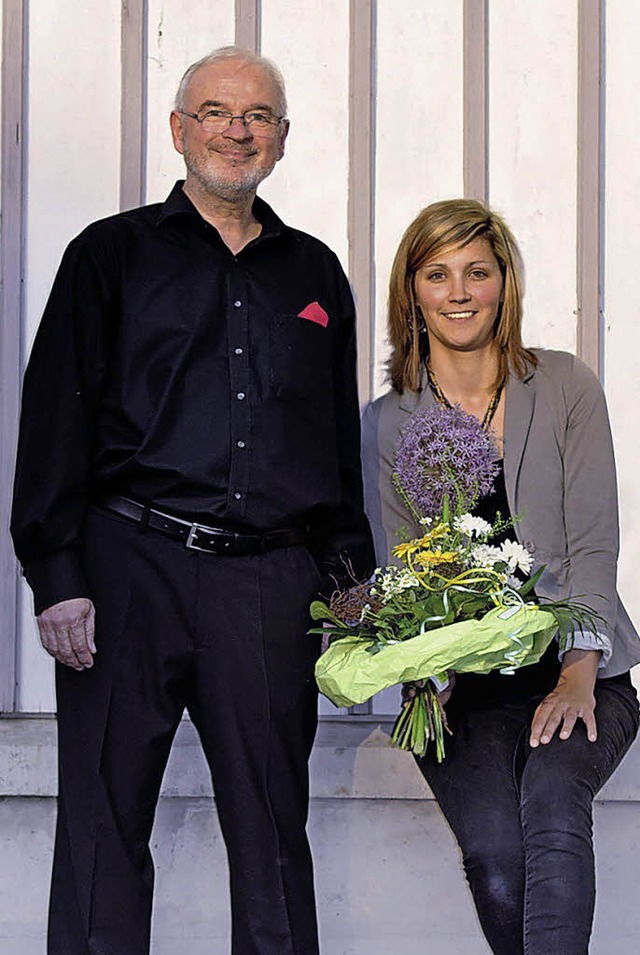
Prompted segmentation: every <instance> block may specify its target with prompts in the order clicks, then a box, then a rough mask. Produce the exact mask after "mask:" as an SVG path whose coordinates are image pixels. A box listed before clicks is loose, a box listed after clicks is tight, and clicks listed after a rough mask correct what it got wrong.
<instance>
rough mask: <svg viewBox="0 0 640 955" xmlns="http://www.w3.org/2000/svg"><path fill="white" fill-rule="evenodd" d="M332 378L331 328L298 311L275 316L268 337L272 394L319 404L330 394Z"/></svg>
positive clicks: (277, 396)
mask: <svg viewBox="0 0 640 955" xmlns="http://www.w3.org/2000/svg"><path fill="white" fill-rule="evenodd" d="M331 379H332V362H331V332H330V331H329V330H328V329H327V328H324V327H323V326H322V325H319V324H318V323H317V322H312V321H309V320H308V319H304V318H300V317H299V316H298V315H278V316H274V318H273V319H272V321H271V328H270V341H269V386H270V391H271V394H272V395H273V396H274V397H276V398H284V399H287V398H298V399H304V400H305V401H308V402H312V403H314V404H318V403H321V402H323V401H325V400H326V399H328V397H329V396H330V395H331V392H332V380H331Z"/></svg>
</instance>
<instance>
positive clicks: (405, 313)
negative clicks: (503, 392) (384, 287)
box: [388, 199, 537, 394]
mask: <svg viewBox="0 0 640 955" xmlns="http://www.w3.org/2000/svg"><path fill="white" fill-rule="evenodd" d="M474 239H486V241H487V242H488V243H489V245H490V246H491V248H492V250H493V254H494V255H495V257H496V259H497V261H498V264H499V266H500V272H501V273H502V281H503V291H502V296H503V297H502V303H501V307H500V310H499V312H498V316H497V318H496V325H495V331H494V335H495V340H496V342H497V343H498V345H499V365H498V376H497V379H496V384H497V383H498V382H500V381H503V380H504V379H505V377H506V375H507V373H508V371H509V366H511V368H512V369H513V371H514V372H515V374H516V375H517V376H518V377H519V378H522V377H523V376H524V375H525V374H526V371H527V367H528V366H531V365H533V366H535V365H536V364H537V358H536V357H535V355H534V354H533V353H532V352H531V351H530V350H529V349H528V348H525V347H524V345H523V344H522V335H521V327H522V276H521V272H522V260H521V257H520V252H519V249H518V246H517V243H516V240H515V239H514V237H513V234H512V232H511V230H510V229H509V227H508V226H507V224H506V223H505V222H504V220H503V219H501V218H500V216H498V215H496V213H495V212H492V211H491V210H490V209H488V208H487V206H485V205H484V203H482V202H480V201H478V200H477V199H447V200H444V201H443V202H434V203H433V204H432V205H430V206H427V208H426V209H423V210H422V212H421V213H420V214H419V215H418V216H417V217H416V218H415V219H414V220H413V222H412V223H411V225H410V226H409V228H408V229H407V231H406V232H405V234H404V235H403V237H402V241H401V242H400V245H399V247H398V251H397V252H396V256H395V259H394V261H393V268H392V269H391V279H390V282H389V310H388V323H389V340H390V342H391V347H392V353H391V360H390V363H389V368H390V377H391V384H392V386H393V388H394V389H395V390H396V391H398V392H400V393H401V394H402V392H404V391H405V390H406V389H409V390H410V391H419V390H420V381H421V377H422V376H421V371H422V368H421V366H422V362H423V361H424V360H425V359H426V358H427V356H428V353H429V343H428V339H427V335H426V331H425V329H424V319H423V318H422V315H421V313H420V310H419V308H418V306H417V304H416V299H415V292H414V278H415V274H416V272H417V271H418V269H419V268H421V266H422V265H424V263H425V262H427V261H428V260H429V259H432V258H433V257H434V256H436V255H437V254H438V253H439V252H442V251H443V250H444V249H452V248H460V246H465V245H468V243H469V242H473V240H474Z"/></svg>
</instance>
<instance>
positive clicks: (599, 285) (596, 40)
mask: <svg viewBox="0 0 640 955" xmlns="http://www.w3.org/2000/svg"><path fill="white" fill-rule="evenodd" d="M603 92H604V0H593V2H589V3H586V2H579V3H578V194H577V213H578V218H577V263H576V264H577V275H576V279H577V300H578V325H577V351H578V355H579V356H580V357H581V358H582V359H583V360H584V361H586V363H587V364H588V365H589V366H590V367H591V368H592V369H593V370H594V371H595V372H596V374H598V375H601V374H602V370H603V355H602V350H603V349H602V325H603V301H602V292H603V280H602V272H603V257H602V248H603V211H602V205H603V165H604V163H603V143H604V135H603V118H604V109H603Z"/></svg>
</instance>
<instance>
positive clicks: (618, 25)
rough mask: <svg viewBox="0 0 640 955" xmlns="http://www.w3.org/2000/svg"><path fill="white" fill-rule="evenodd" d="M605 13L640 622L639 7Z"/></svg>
mask: <svg viewBox="0 0 640 955" xmlns="http://www.w3.org/2000/svg"><path fill="white" fill-rule="evenodd" d="M606 13H607V19H606V34H605V35H606V43H607V47H606V62H607V67H606V76H607V92H606V116H607V121H606V146H605V175H606V180H605V199H606V201H605V247H604V260H605V294H604V300H605V307H604V319H605V321H604V358H605V373H604V380H605V388H606V392H607V400H608V402H609V412H610V415H611V423H612V427H613V434H614V439H615V446H616V457H617V463H618V485H619V489H620V507H621V513H622V522H621V528H622V547H621V556H620V572H619V585H620V591H621V593H622V596H623V597H624V599H625V601H626V603H627V605H628V609H629V611H630V613H631V615H632V617H633V619H634V620H635V622H636V624H640V590H639V588H638V565H639V563H640V481H639V480H638V466H639V464H640V456H639V452H638V448H639V436H640V430H639V427H638V414H637V409H638V407H639V406H640V372H639V359H638V356H639V355H640V320H639V301H638V269H639V262H640V230H638V228H637V222H638V214H639V212H640V165H639V164H638V156H639V155H640V112H639V111H638V103H640V76H639V75H638V63H637V51H638V48H639V46H640V7H638V6H637V5H636V4H635V3H630V2H629V0H608V2H607V5H606Z"/></svg>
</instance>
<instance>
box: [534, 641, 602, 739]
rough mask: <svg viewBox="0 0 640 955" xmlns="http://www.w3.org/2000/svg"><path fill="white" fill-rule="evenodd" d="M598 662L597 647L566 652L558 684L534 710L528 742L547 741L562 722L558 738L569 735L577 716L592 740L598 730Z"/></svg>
mask: <svg viewBox="0 0 640 955" xmlns="http://www.w3.org/2000/svg"><path fill="white" fill-rule="evenodd" d="M599 662H600V651H599V650H568V651H567V653H565V655H564V658H563V660H562V668H561V670H560V677H559V679H558V685H557V686H556V688H555V690H553V691H552V692H551V693H549V695H548V696H546V697H545V698H544V700H543V701H542V703H540V705H539V706H538V708H537V709H536V712H535V714H534V717H533V721H532V723H531V735H530V737H529V745H530V746H534V747H535V746H537V745H538V744H539V743H543V744H544V743H549V742H550V741H551V739H552V738H553V734H554V733H555V731H556V730H557V729H558V727H559V726H560V724H561V723H562V729H561V730H560V734H559V735H560V739H569V737H570V736H571V733H572V732H573V727H574V726H575V725H576V722H577V721H578V720H579V719H581V720H582V721H583V722H584V724H585V726H586V729H587V738H588V739H589V741H590V742H591V743H595V741H596V739H597V738H598V730H597V727H596V718H595V713H594V710H595V706H596V701H595V697H594V695H593V688H594V686H595V682H596V674H597V672H598V663H599Z"/></svg>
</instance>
